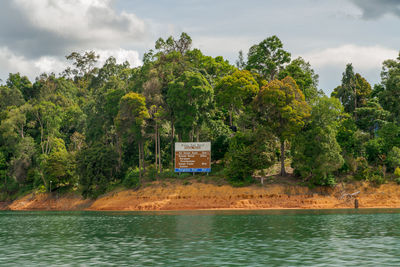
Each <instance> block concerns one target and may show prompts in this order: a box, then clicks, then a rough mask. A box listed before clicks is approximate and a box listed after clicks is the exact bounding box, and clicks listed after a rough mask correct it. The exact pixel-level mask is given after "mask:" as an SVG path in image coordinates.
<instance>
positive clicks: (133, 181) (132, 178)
mask: <svg viewBox="0 0 400 267" xmlns="http://www.w3.org/2000/svg"><path fill="white" fill-rule="evenodd" d="M122 184H123V185H124V186H125V187H127V188H138V187H139V186H140V177H139V169H138V168H135V169H132V168H129V169H128V171H127V172H126V174H125V178H124V181H123V182H122Z"/></svg>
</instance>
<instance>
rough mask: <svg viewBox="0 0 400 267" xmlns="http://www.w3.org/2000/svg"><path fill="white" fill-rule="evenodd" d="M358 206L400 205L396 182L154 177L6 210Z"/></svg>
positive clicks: (30, 200) (32, 199) (25, 200)
mask: <svg viewBox="0 0 400 267" xmlns="http://www.w3.org/2000/svg"><path fill="white" fill-rule="evenodd" d="M358 191H359V193H358V194H357V199H358V201H359V207H360V208H400V186H399V185H397V184H395V183H388V184H384V185H381V186H379V187H374V186H371V185H369V184H367V183H353V184H347V185H338V186H336V187H335V188H326V187H318V188H314V189H309V188H308V187H305V186H299V185H282V184H271V185H265V186H250V187H241V188H234V187H231V186H229V185H222V186H218V185H213V184H204V183H197V182H194V183H192V184H190V185H182V184H178V183H165V182H162V183H161V182H154V183H152V184H150V185H147V186H146V187H143V188H140V189H139V190H123V191H115V192H111V193H109V194H106V195H104V196H101V197H99V198H98V199H96V200H90V199H83V198H82V197H81V196H79V195H74V194H67V195H63V196H57V194H55V193H53V194H52V195H49V194H29V195H27V196H24V197H22V198H20V199H17V200H15V201H13V202H11V203H2V204H1V205H0V209H3V210H4V209H7V210H122V211H129V210H132V211H135V210H191V209H193V210H195V209H285V208H292V209H334V208H352V207H354V197H349V196H346V194H351V193H354V192H358Z"/></svg>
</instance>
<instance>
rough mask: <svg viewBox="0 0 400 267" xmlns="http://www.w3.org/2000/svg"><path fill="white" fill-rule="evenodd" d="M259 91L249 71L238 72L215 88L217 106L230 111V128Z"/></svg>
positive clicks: (221, 81) (223, 79)
mask: <svg viewBox="0 0 400 267" xmlns="http://www.w3.org/2000/svg"><path fill="white" fill-rule="evenodd" d="M258 91H259V85H258V83H257V81H256V80H255V79H254V77H253V76H252V75H251V73H250V72H249V71H247V70H243V71H236V72H234V73H233V74H232V75H228V76H225V77H224V78H222V79H221V80H220V81H219V82H218V84H217V86H216V87H215V94H216V100H217V104H218V106H219V107H223V108H226V109H227V110H228V112H229V125H230V126H233V118H234V116H235V115H237V114H239V113H240V112H241V111H242V110H243V109H244V107H245V106H249V104H250V103H251V101H252V100H253V98H254V97H255V95H256V94H257V93H258Z"/></svg>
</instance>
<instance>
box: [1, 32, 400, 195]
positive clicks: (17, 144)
mask: <svg viewBox="0 0 400 267" xmlns="http://www.w3.org/2000/svg"><path fill="white" fill-rule="evenodd" d="M191 44H192V40H191V38H190V37H189V36H188V35H187V34H185V33H182V35H181V36H180V37H179V39H174V38H173V37H169V38H168V39H166V40H164V39H162V38H160V39H159V40H157V42H156V44H155V49H154V50H150V51H149V52H148V53H146V54H145V55H144V58H143V65H142V66H140V67H137V68H131V67H130V66H129V64H128V63H127V62H125V63H123V64H117V62H116V60H115V59H114V58H112V57H110V58H109V59H108V60H107V61H106V62H105V64H104V65H103V66H102V67H95V66H96V62H97V60H98V55H96V54H95V53H94V52H86V53H84V54H79V53H76V52H74V53H72V54H70V55H68V56H67V59H68V60H70V61H71V62H72V65H73V67H71V68H68V69H66V70H65V71H64V72H63V73H61V74H59V75H55V74H42V75H41V76H39V77H37V78H36V80H35V82H34V83H32V82H31V81H29V79H28V78H27V77H26V76H23V75H21V74H19V73H15V74H10V75H9V77H8V79H7V80H6V82H5V83H4V84H3V85H1V86H0V180H1V182H0V190H1V192H2V195H3V198H7V197H9V196H12V195H15V194H16V193H18V192H25V191H28V190H32V189H35V190H39V191H49V190H63V189H66V188H67V189H68V188H69V189H70V188H75V189H79V190H81V192H82V194H83V195H84V196H89V197H93V196H97V195H99V194H101V193H104V192H105V191H106V190H107V188H109V187H110V186H112V185H118V184H121V183H122V184H124V185H125V186H127V187H137V186H139V185H140V184H141V183H142V182H143V181H144V180H149V179H155V178H162V177H173V176H174V173H173V172H172V171H171V170H173V168H172V166H173V160H174V150H173V149H174V142H176V141H211V142H212V157H213V162H214V163H215V164H219V165H222V166H223V171H220V172H219V173H218V175H225V176H226V177H227V179H228V180H230V181H231V182H232V183H235V184H237V185H244V184H247V183H251V182H252V181H253V178H252V176H253V175H254V173H255V172H256V171H259V172H261V174H262V173H263V170H265V169H266V168H268V167H270V166H272V165H273V164H275V163H276V162H278V161H280V162H281V175H282V176H284V175H286V171H285V160H286V159H287V158H288V159H290V161H291V164H292V167H293V168H294V174H295V176H296V177H299V179H302V180H304V181H308V182H310V183H311V184H316V185H334V184H335V183H336V182H337V177H347V179H360V180H369V181H372V182H375V183H383V182H385V181H386V180H387V179H390V178H395V177H396V174H397V177H399V176H400V169H399V166H400V125H399V123H400V56H399V57H398V58H397V59H389V60H386V61H385V62H383V68H382V73H381V76H382V81H381V83H380V84H376V85H374V86H373V87H371V85H370V84H369V83H368V82H367V81H366V80H365V78H363V77H362V76H361V75H360V74H359V73H355V71H354V68H353V66H352V65H351V64H348V65H347V66H346V68H345V71H344V73H343V78H342V81H341V84H340V85H339V86H338V87H336V88H335V89H334V91H333V93H332V96H331V97H328V96H325V95H324V93H323V92H322V91H320V90H318V89H317V88H318V75H317V74H315V73H314V70H313V69H312V68H311V66H310V64H309V63H308V62H306V61H304V59H302V58H301V57H299V58H296V59H293V60H292V59H291V54H290V53H289V52H287V51H285V50H284V49H283V44H282V42H281V41H280V40H279V38H278V37H276V36H272V37H269V38H267V39H265V40H263V41H262V42H260V43H259V44H256V45H253V46H252V47H250V49H249V51H248V53H247V59H245V58H244V55H243V52H240V53H239V60H238V61H237V63H236V66H233V65H231V64H229V62H228V61H226V60H224V59H223V58H222V57H215V58H213V57H210V56H206V55H204V54H203V53H202V52H201V51H200V50H199V49H192V47H191ZM286 162H287V161H286ZM396 168H397V169H396ZM393 173H395V174H393Z"/></svg>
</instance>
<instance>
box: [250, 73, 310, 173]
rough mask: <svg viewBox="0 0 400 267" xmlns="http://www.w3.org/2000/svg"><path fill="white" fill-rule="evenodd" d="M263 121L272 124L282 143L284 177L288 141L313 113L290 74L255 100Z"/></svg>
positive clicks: (255, 105) (267, 86) (274, 81)
mask: <svg viewBox="0 0 400 267" xmlns="http://www.w3.org/2000/svg"><path fill="white" fill-rule="evenodd" d="M254 107H255V110H256V112H257V113H258V117H259V120H260V123H262V124H263V125H265V126H266V127H269V128H270V129H271V131H272V132H273V133H274V134H275V135H276V136H277V137H278V138H279V140H280V143H281V175H282V176H285V175H286V171H285V141H286V140H289V139H290V138H292V137H293V136H294V135H295V133H296V132H298V131H299V130H300V129H301V128H302V127H303V126H304V124H305V120H306V119H307V118H308V117H309V116H310V110H311V108H310V106H309V105H308V104H307V102H306V101H305V99H304V94H303V93H302V92H301V90H300V89H299V87H298V86H297V84H296V82H295V81H294V80H293V78H291V77H286V78H284V79H283V80H282V81H279V80H273V81H271V82H269V83H268V85H266V86H264V87H262V88H261V90H260V92H259V93H258V95H257V96H256V98H255V100H254Z"/></svg>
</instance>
